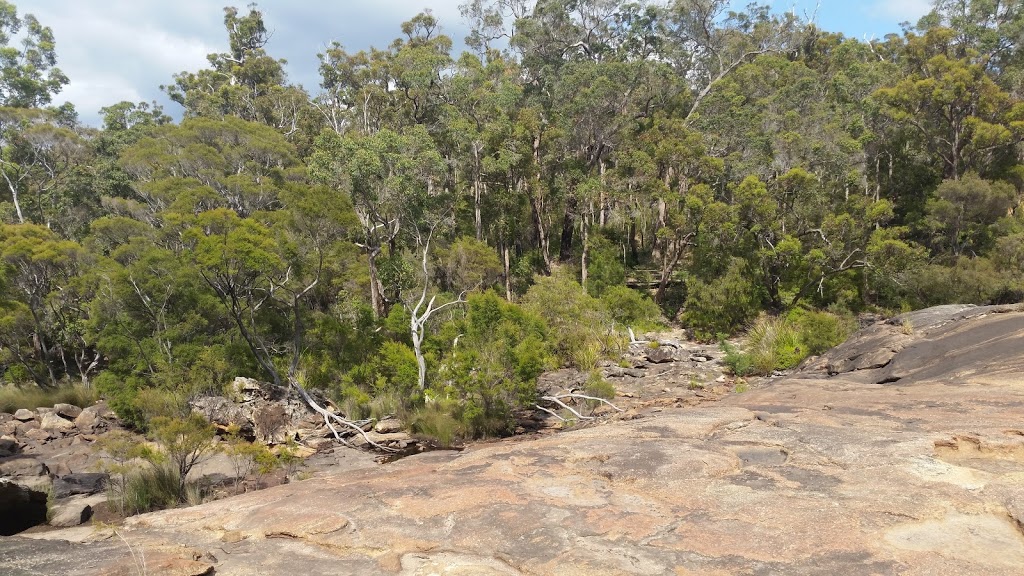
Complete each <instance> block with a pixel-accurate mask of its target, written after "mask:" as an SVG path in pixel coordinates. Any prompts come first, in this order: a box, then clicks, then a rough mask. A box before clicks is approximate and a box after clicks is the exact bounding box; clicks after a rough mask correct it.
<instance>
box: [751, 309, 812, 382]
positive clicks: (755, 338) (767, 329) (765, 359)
mask: <svg viewBox="0 0 1024 576" xmlns="http://www.w3.org/2000/svg"><path fill="white" fill-rule="evenodd" d="M746 353H747V354H749V355H750V362H751V367H752V368H753V371H754V373H755V374H760V375H768V374H771V373H772V371H774V370H785V369H787V368H792V367H793V366H796V365H797V364H799V363H800V361H801V360H803V359H804V358H805V357H806V356H807V352H806V350H805V348H804V347H803V342H801V340H800V332H799V331H798V330H797V328H796V326H794V325H793V324H792V323H790V322H788V321H786V320H785V319H783V318H772V317H770V316H767V315H761V316H760V317H759V318H758V319H757V322H755V323H754V326H753V327H752V328H751V329H750V331H749V332H748V333H747V349H746Z"/></svg>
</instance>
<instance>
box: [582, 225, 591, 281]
mask: <svg viewBox="0 0 1024 576" xmlns="http://www.w3.org/2000/svg"><path fill="white" fill-rule="evenodd" d="M580 224H581V226H580V234H581V235H582V236H583V256H582V257H581V258H580V285H581V286H583V289H584V290H586V289H587V250H588V249H589V248H590V246H589V240H590V236H589V234H588V233H587V221H586V218H584V219H583V221H582V222H581V223H580Z"/></svg>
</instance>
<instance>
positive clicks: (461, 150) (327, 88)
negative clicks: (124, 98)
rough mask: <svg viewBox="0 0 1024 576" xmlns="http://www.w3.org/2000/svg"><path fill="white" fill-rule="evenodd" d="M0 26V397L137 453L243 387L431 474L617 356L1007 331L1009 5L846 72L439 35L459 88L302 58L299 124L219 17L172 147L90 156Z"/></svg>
mask: <svg viewBox="0 0 1024 576" xmlns="http://www.w3.org/2000/svg"><path fill="white" fill-rule="evenodd" d="M4 5H5V6H6V7H7V8H6V10H7V12H8V13H9V14H10V17H9V18H6V19H4V21H3V22H2V23H0V26H2V27H3V29H2V30H0V32H3V33H2V34H0V41H2V42H3V43H4V45H5V48H4V49H5V50H6V51H7V52H5V54H6V55H5V56H4V57H3V58H2V59H0V67H2V68H3V72H4V73H3V74H2V75H0V173H2V176H3V178H2V181H0V189H2V190H3V192H2V194H3V197H2V202H0V220H2V225H0V280H2V282H0V369H2V375H3V380H4V382H6V383H7V384H9V385H12V386H20V387H22V389H24V390H29V389H35V388H38V389H41V390H52V389H56V388H57V387H60V386H63V385H66V384H68V383H72V382H74V383H78V384H79V385H81V386H82V387H85V388H89V389H90V390H95V391H98V392H99V393H101V394H103V395H104V396H106V397H107V398H108V400H109V401H110V404H111V406H113V407H114V408H115V409H116V410H117V412H118V414H120V415H121V417H122V418H123V419H124V421H125V422H127V423H129V424H130V425H132V426H135V427H137V428H139V429H141V430H154V429H158V428H159V426H158V423H159V422H163V420H160V419H161V418H164V417H170V418H174V417H179V416H180V414H181V407H182V406H184V404H185V402H186V400H187V399H188V398H189V397H191V396H194V395H199V394H206V393H211V392H219V391H221V389H222V387H223V386H224V385H225V384H226V383H227V382H229V381H230V380H231V378H232V377H233V376H235V375H246V376H257V377H261V378H266V379H269V380H276V381H282V380H283V379H285V378H286V377H293V378H296V379H297V380H298V381H301V382H303V383H304V384H305V385H307V386H310V387H315V388H320V389H323V390H326V391H328V392H329V393H331V394H332V395H333V396H334V397H335V399H336V400H337V401H338V402H339V404H340V405H342V406H344V408H345V410H346V412H347V413H348V415H349V416H350V417H353V418H356V417H365V416H369V415H374V416H378V417H379V416H383V415H386V414H400V415H402V416H403V417H404V418H405V419H406V421H407V422H408V423H409V424H410V426H411V427H412V428H413V429H414V430H417V431H420V432H422V433H425V434H430V435H432V436H435V437H437V438H440V439H441V441H442V442H452V441H455V440H457V439H458V438H461V437H466V436H485V435H494V434H502V433H505V432H507V431H508V430H509V428H510V426H511V423H512V415H513V413H514V411H515V410H516V409H517V408H519V407H522V406H528V405H530V403H531V402H533V401H534V395H535V394H536V391H535V387H534V382H535V380H536V377H537V375H538V374H539V373H540V372H541V371H543V370H545V369H548V368H553V367H557V366H562V365H572V366H575V367H578V368H580V369H582V370H589V369H592V368H593V367H594V366H595V365H596V363H597V362H598V360H599V359H600V358H602V357H603V356H606V355H611V354H614V353H615V352H617V351H618V350H620V349H621V347H622V346H623V343H624V341H625V328H626V327H633V328H635V329H636V330H638V331H639V330H647V329H652V328H655V327H657V326H658V325H659V324H660V323H662V322H665V321H666V320H669V321H673V322H676V321H678V322H681V323H682V324H683V325H684V326H685V327H687V328H688V329H690V330H691V331H692V333H693V334H694V335H695V336H696V337H697V338H699V339H702V340H706V341H718V340H720V339H722V338H725V337H728V336H730V335H732V334H734V333H736V332H737V331H740V330H745V329H747V328H750V329H751V331H752V332H751V347H750V348H749V350H748V351H747V352H745V353H744V354H745V357H744V358H745V359H741V360H742V362H741V363H742V364H743V365H742V366H739V365H738V366H737V371H738V372H747V371H748V370H750V371H757V372H762V373H766V372H770V371H771V370H775V369H780V368H784V367H788V366H791V365H793V364H794V363H795V362H797V361H799V358H801V357H803V356H804V355H806V354H809V353H817V352H819V351H821V350H823V349H824V348H825V347H827V346H829V345H831V344H833V343H835V342H836V341H838V339H839V338H841V337H842V335H843V334H845V331H846V329H847V327H848V325H849V324H848V322H849V321H848V318H849V315H850V314H855V313H858V312H861V311H865V310H875V311H878V310H881V311H898V310H904V309H911V308H916V307H921V306H927V305H932V304H938V303H943V302H952V301H959V302H978V303H981V302H1006V301H1014V300H1019V299H1020V298H1021V296H1022V288H1021V286H1022V279H1024V268H1022V262H1024V211H1022V210H1021V207H1020V204H1021V198H1022V186H1024V180H1022V178H1021V175H1022V174H1024V172H1022V162H1021V152H1020V150H1021V146H1020V145H1021V142H1022V140H1024V100H1021V94H1020V86H1019V84H1020V83H1019V82H1018V81H1017V79H1018V78H1019V77H1020V74H1021V72H1022V70H1024V59H1022V55H1024V52H1021V49H1020V47H1019V46H1018V45H1017V44H1016V43H1015V42H1013V41H1011V40H1012V39H1013V38H1016V35H1017V32H1016V31H1017V30H1019V28H1020V27H1021V25H1024V13H1022V11H1021V10H1022V9H1021V7H1020V6H1019V5H1018V4H1015V3H1009V4H1008V3H996V4H993V3H991V2H981V1H980V0H977V1H969V2H947V1H945V0H940V1H938V2H936V4H935V9H934V11H933V12H932V13H931V14H929V15H928V16H926V17H925V18H923V19H922V20H921V21H920V22H918V23H917V24H916V25H912V26H908V27H907V28H906V29H905V30H904V31H903V33H902V34H891V35H889V36H886V37H885V39H883V40H871V41H862V40H857V39H852V38H845V37H843V36H842V35H839V34H834V33H830V32H828V31H825V30H821V29H819V28H817V27H816V26H814V25H813V24H810V23H806V22H802V21H800V20H799V19H798V18H796V17H795V16H794V15H792V14H783V13H777V12H773V11H771V10H770V9H768V8H765V7H759V6H751V7H749V8H748V9H747V10H745V11H742V12H727V11H726V10H727V4H726V3H725V2H724V1H721V0H712V1H704V0H701V1H697V0H673V1H670V2H665V3H653V2H650V3H649V2H620V1H617V0H584V1H572V2H570V1H568V0H540V1H537V2H533V1H528V0H513V1H502V2H489V1H486V0H473V1H470V2H467V4H466V6H465V16H466V18H467V19H468V21H469V24H470V28H471V35H470V37H469V38H468V39H467V46H468V47H469V50H468V51H467V52H465V53H463V54H453V53H452V41H451V39H449V38H448V37H446V36H445V35H444V34H443V30H442V28H441V27H440V25H441V23H439V22H437V21H436V19H435V18H434V17H433V16H431V15H430V14H428V13H425V14H421V15H419V16H417V17H415V18H414V19H412V20H411V21H409V22H407V23H405V24H404V25H403V26H402V29H401V34H400V36H399V38H397V39H396V40H394V41H393V42H390V43H387V42H382V43H381V45H382V46H384V48H381V49H375V50H371V51H366V52H358V53H352V52H349V51H347V50H345V49H344V47H343V46H342V45H340V44H337V43H335V44H332V45H331V46H330V47H328V48H327V49H326V50H325V51H324V52H323V53H322V54H320V55H319V58H320V72H321V77H322V78H321V80H322V81H321V85H320V87H319V88H318V90H317V91H316V93H315V94H310V93H309V92H307V90H306V88H303V87H302V86H298V85H296V84H294V83H291V82H290V81H289V79H288V76H287V74H286V70H285V67H284V62H283V61H280V60H276V59H275V58H273V56H272V55H271V53H270V52H269V51H268V50H270V49H271V48H272V46H271V43H270V40H271V38H270V34H269V32H268V28H267V24H266V23H265V22H264V20H263V15H262V13H261V12H260V11H259V10H258V8H256V7H251V8H250V9H249V10H248V11H239V10H236V9H234V8H228V9H225V11H224V23H225V29H226V31H227V38H226V44H225V51H224V52H222V53H217V54H212V55H210V58H209V62H210V66H209V68H206V69H202V70H197V71H185V72H182V73H180V74H177V75H176V76H175V77H174V78H173V81H172V82H170V85H169V87H167V88H166V90H167V93H168V94H169V96H170V97H171V99H172V100H173V101H174V102H176V103H177V104H178V105H180V106H181V108H182V119H181V121H180V122H175V121H174V120H173V119H172V118H170V117H169V116H168V115H167V114H165V113H164V112H163V110H161V109H160V107H159V106H156V105H149V104H145V103H131V102H120V103H111V105H110V106H109V107H107V108H104V109H103V115H104V121H103V125H102V126H101V127H90V126H85V125H83V124H81V123H80V122H79V121H78V120H77V116H76V113H75V110H74V109H73V107H72V106H67V105H65V106H61V107H52V106H50V103H51V101H52V98H53V96H54V95H55V94H57V93H58V92H59V91H60V89H61V88H62V87H63V86H64V85H65V84H66V83H67V81H68V79H67V78H66V77H65V76H64V75H63V74H62V73H61V72H60V71H59V69H58V68H57V67H56V64H57V62H56V57H55V52H54V46H55V42H59V40H60V39H54V38H53V37H52V33H51V32H50V31H49V29H48V28H46V27H45V23H38V22H35V20H34V19H30V18H29V17H27V16H26V17H24V18H21V17H19V16H18V15H17V14H16V11H15V9H14V7H13V6H11V5H9V4H7V3H4ZM213 16H214V15H212V14H211V17H213ZM22 23H32V25H31V26H26V28H25V29H26V30H27V34H24V35H21V36H17V38H18V41H17V42H18V43H12V39H13V38H15V35H14V33H15V32H17V30H18V29H19V26H20V25H21V24H22ZM495 38H512V40H511V41H510V42H507V43H500V42H496V41H494V40H492V39H495ZM8 53H9V54H8ZM821 310H829V311H831V312H830V314H824V313H822V312H820V311H821ZM594 387H595V390H598V391H601V390H600V388H601V383H600V382H597V381H596V380H595V382H594ZM4 394H6V396H5V398H11V400H5V402H7V403H8V404H10V405H15V404H24V403H25V402H35V400H32V399H30V398H29V397H28V396H25V397H23V398H21V399H18V398H17V395H18V394H29V392H17V391H16V392H5V393H4ZM179 488H180V486H179ZM177 496H178V497H180V496H181V493H180V489H179V490H178V494H177Z"/></svg>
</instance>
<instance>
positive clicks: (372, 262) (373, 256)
mask: <svg viewBox="0 0 1024 576" xmlns="http://www.w3.org/2000/svg"><path fill="white" fill-rule="evenodd" d="M378 255H380V248H374V249H372V250H370V251H369V252H368V253H367V256H368V258H367V260H368V261H369V268H370V307H372V308H373V317H374V318H382V317H383V316H384V315H385V310H384V297H383V286H382V285H381V282H380V272H379V271H378V270H377V256H378Z"/></svg>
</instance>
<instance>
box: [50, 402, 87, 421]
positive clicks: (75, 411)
mask: <svg viewBox="0 0 1024 576" xmlns="http://www.w3.org/2000/svg"><path fill="white" fill-rule="evenodd" d="M53 412H54V414H56V415H58V416H60V417H62V418H67V419H68V420H74V419H75V418H77V417H78V415H79V414H81V413H82V409H81V408H79V407H78V406H75V405H74V404H54V405H53Z"/></svg>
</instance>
